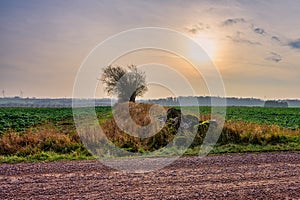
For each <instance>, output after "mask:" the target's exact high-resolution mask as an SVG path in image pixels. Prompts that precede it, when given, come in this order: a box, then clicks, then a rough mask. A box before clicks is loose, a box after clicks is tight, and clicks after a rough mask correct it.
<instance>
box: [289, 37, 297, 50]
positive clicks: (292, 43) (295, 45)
mask: <svg viewBox="0 0 300 200" xmlns="http://www.w3.org/2000/svg"><path fill="white" fill-rule="evenodd" d="M288 45H289V46H290V47H291V48H293V49H300V38H299V39H297V40H294V41H291V42H289V43H288Z"/></svg>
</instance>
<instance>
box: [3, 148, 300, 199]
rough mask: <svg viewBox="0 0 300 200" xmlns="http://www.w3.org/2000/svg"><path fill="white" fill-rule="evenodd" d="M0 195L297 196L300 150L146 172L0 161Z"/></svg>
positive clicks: (92, 164)
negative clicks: (1, 162) (4, 162)
mask: <svg viewBox="0 0 300 200" xmlns="http://www.w3.org/2000/svg"><path fill="white" fill-rule="evenodd" d="M120 162H121V161H120ZM0 199H300V152H285V153H259V154H231V155H218V156H208V157H205V158H202V159H200V158H199V157H183V158H180V159H178V160H177V161H176V162H175V163H173V164H172V165H170V166H168V167H165V168H163V169H160V170H157V171H153V172H148V173H128V172H122V171H117V170H113V169H110V168H108V167H106V166H104V165H103V164H101V162H99V161H64V162H50V163H20V164H0Z"/></svg>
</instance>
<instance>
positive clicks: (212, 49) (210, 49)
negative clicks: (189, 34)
mask: <svg viewBox="0 0 300 200" xmlns="http://www.w3.org/2000/svg"><path fill="white" fill-rule="evenodd" d="M193 39H194V41H195V42H196V43H197V44H198V45H199V46H200V47H201V48H202V49H203V50H204V51H205V53H206V54H207V55H203V53H202V52H199V50H198V48H196V47H195V46H194V45H190V47H189V54H190V56H191V58H192V59H193V60H195V61H198V62H205V61H208V59H210V60H214V58H215V54H216V46H217V45H216V42H215V40H213V39H211V38H208V37H203V36H197V37H194V38H193ZM207 56H208V57H207Z"/></svg>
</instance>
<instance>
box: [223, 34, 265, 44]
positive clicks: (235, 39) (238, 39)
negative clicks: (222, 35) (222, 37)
mask: <svg viewBox="0 0 300 200" xmlns="http://www.w3.org/2000/svg"><path fill="white" fill-rule="evenodd" d="M227 38H228V39H230V40H232V41H233V42H236V43H244V44H249V45H261V43H260V42H255V41H251V40H248V39H246V38H242V37H241V32H239V31H238V32H237V33H236V35H234V36H227Z"/></svg>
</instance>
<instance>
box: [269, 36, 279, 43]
mask: <svg viewBox="0 0 300 200" xmlns="http://www.w3.org/2000/svg"><path fill="white" fill-rule="evenodd" d="M271 39H272V40H275V41H277V42H280V38H279V37H277V36H272V37H271Z"/></svg>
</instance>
